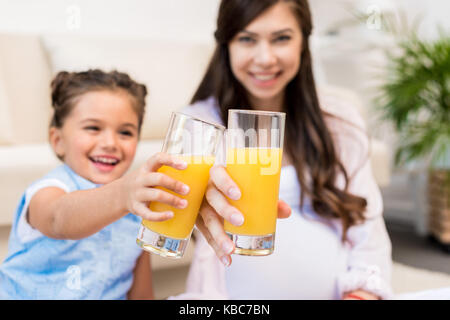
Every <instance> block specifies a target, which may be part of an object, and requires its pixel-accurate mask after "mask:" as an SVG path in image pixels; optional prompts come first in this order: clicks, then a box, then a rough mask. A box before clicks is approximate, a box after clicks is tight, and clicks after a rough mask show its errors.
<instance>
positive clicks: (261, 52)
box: [254, 41, 277, 68]
mask: <svg viewBox="0 0 450 320" xmlns="http://www.w3.org/2000/svg"><path fill="white" fill-rule="evenodd" d="M254 61H255V63H256V64H258V65H260V66H261V67H265V68H267V67H271V66H273V65H274V64H275V63H276V62H277V56H276V54H275V52H274V49H273V48H272V46H271V45H270V43H268V42H266V41H261V42H260V43H259V45H258V46H257V48H256V52H255V57H254Z"/></svg>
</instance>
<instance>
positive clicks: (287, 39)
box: [275, 35, 291, 42]
mask: <svg viewBox="0 0 450 320" xmlns="http://www.w3.org/2000/svg"><path fill="white" fill-rule="evenodd" d="M289 40H291V36H288V35H283V36H279V37H277V38H275V42H285V41H289Z"/></svg>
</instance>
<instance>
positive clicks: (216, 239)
mask: <svg viewBox="0 0 450 320" xmlns="http://www.w3.org/2000/svg"><path fill="white" fill-rule="evenodd" d="M227 197H228V198H230V199H232V200H238V199H239V198H240V197H241V192H240V190H239V188H238V186H237V185H236V183H235V182H234V181H233V180H232V179H231V178H230V176H229V175H228V173H227V172H226V170H225V168H224V167H222V166H214V167H212V168H211V170H210V181H209V183H208V187H207V189H206V193H205V199H204V200H203V203H202V206H201V208H200V214H199V216H198V218H197V222H196V224H197V227H198V229H199V230H200V231H201V232H202V233H203V235H204V236H205V238H206V240H207V241H208V243H209V244H210V246H211V247H212V248H213V249H214V251H215V252H216V255H217V257H219V259H220V260H221V261H222V263H223V264H224V265H225V266H228V265H230V264H231V254H232V253H233V251H234V249H235V247H234V243H233V242H232V241H231V240H230V238H229V237H228V236H227V235H226V233H225V230H224V229H223V219H225V220H227V221H229V222H230V223H231V224H233V225H236V226H240V225H242V224H243V223H244V215H243V214H242V212H240V211H239V210H238V209H237V208H235V207H233V206H232V205H230V204H229V203H228V200H227ZM290 215H291V208H290V207H289V206H288V205H287V204H286V203H285V202H283V201H281V200H280V201H278V218H288V217H289V216H290Z"/></svg>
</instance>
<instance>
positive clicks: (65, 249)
mask: <svg viewBox="0 0 450 320" xmlns="http://www.w3.org/2000/svg"><path fill="white" fill-rule="evenodd" d="M51 87H52V106H53V109H54V113H53V118H52V120H51V124H50V131H49V137H50V144H51V147H52V148H53V150H54V152H55V154H56V155H57V157H58V158H59V159H61V160H62V161H63V162H64V164H63V165H61V166H59V167H57V168H56V169H54V170H53V171H51V172H49V173H48V174H47V175H46V176H44V177H43V178H41V179H39V180H38V181H36V182H34V183H33V184H31V185H30V186H29V187H28V188H27V189H26V190H25V192H24V194H23V196H22V198H21V200H20V202H19V206H18V208H17V211H16V213H15V218H14V222H13V225H12V229H11V233H10V238H9V248H8V255H7V257H6V259H5V260H4V262H3V264H2V265H1V266H0V298H3V299H126V298H129V299H135V298H139V299H151V298H153V292H152V281H151V270H150V259H149V254H148V253H146V252H144V251H142V250H141V249H140V248H139V247H138V246H137V245H136V234H137V231H138V227H139V223H140V220H141V219H140V217H142V218H145V219H148V220H154V221H162V220H166V219H169V218H170V217H172V216H173V213H172V212H162V213H157V212H152V211H150V210H149V209H148V202H149V201H160V202H164V203H167V204H170V205H172V206H174V207H178V208H184V207H186V205H187V203H186V200H183V199H181V198H180V197H177V196H175V195H171V194H169V193H167V192H164V191H159V190H157V189H155V188H154V187H155V186H163V187H165V188H167V189H170V190H172V191H174V192H176V193H178V194H183V195H184V194H187V193H188V192H189V188H188V186H186V185H184V184H183V183H181V182H178V181H175V180H173V179H171V178H169V177H168V176H166V175H163V174H161V173H157V172H156V171H157V169H158V168H159V167H160V166H162V165H168V166H172V167H174V168H176V169H179V170H182V169H184V168H186V163H184V162H183V161H181V160H178V159H176V158H174V157H171V156H169V155H167V154H163V153H159V154H157V155H155V156H153V157H151V158H150V159H149V160H148V161H147V163H146V164H145V165H143V166H142V167H141V168H140V169H139V170H136V171H134V172H130V173H128V174H126V175H125V173H126V171H127V169H128V168H129V167H130V165H131V163H132V161H133V157H134V155H135V151H136V146H137V143H138V139H139V133H140V129H141V126H142V119H143V115H144V107H145V100H144V99H145V96H146V94H147V91H146V87H145V86H144V85H142V84H139V83H136V82H135V81H133V80H132V79H131V78H130V77H129V76H128V75H126V74H124V73H120V72H117V71H112V72H109V73H105V72H102V71H100V70H89V71H87V72H80V73H68V72H60V73H58V75H57V76H56V77H55V79H54V80H53V81H52V84H51ZM30 156H31V157H32V155H30ZM130 212H131V213H130Z"/></svg>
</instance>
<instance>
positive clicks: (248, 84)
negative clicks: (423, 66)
mask: <svg viewBox="0 0 450 320" xmlns="http://www.w3.org/2000/svg"><path fill="white" fill-rule="evenodd" d="M311 31H312V23H311V13H310V10H309V6H308V3H307V1H306V0H284V1H283V0H281V1H278V0H253V1H252V0H223V1H222V2H221V5H220V9H219V15H218V20H217V31H216V32H215V38H216V40H217V47H216V50H215V53H214V55H213V57H212V60H211V62H210V64H209V67H208V70H207V72H206V74H205V77H204V78H203V80H202V82H201V84H200V86H199V88H198V90H197V92H196V93H195V95H194V97H193V99H192V105H191V106H189V107H187V108H185V110H184V112H187V113H191V114H194V115H196V116H198V117H203V118H205V119H208V120H211V121H216V122H219V123H223V124H226V123H227V114H228V110H229V109H233V108H236V109H250V108H251V109H255V110H267V111H282V112H285V113H286V135H285V146H284V154H283V168H282V172H281V180H280V198H282V199H285V200H286V202H287V204H288V205H289V206H290V207H291V208H292V211H293V212H292V214H291V216H290V218H289V219H284V220H280V221H278V224H277V232H276V233H277V238H276V241H275V242H276V248H275V251H274V253H273V254H272V255H270V256H267V257H263V258H255V257H246V256H239V255H235V256H233V264H231V256H230V254H231V253H232V252H233V250H234V245H233V243H232V242H231V240H230V239H229V238H228V237H227V236H226V234H225V232H224V230H223V219H226V220H228V221H230V222H231V223H233V224H235V225H240V224H242V222H243V219H244V215H242V213H240V212H239V211H238V210H237V209H236V208H234V207H232V206H231V205H230V204H229V203H228V201H227V197H228V198H230V199H237V198H239V197H240V190H239V188H238V186H237V185H236V184H235V183H234V182H233V181H232V180H231V178H230V177H229V176H228V174H227V173H226V170H225V169H224V168H223V167H221V166H216V167H214V168H213V169H212V170H211V181H210V184H209V187H208V190H207V193H206V200H207V201H205V202H204V204H203V206H202V208H201V214H200V216H201V218H199V220H198V222H197V226H198V227H199V229H200V230H201V231H202V233H203V234H204V235H206V240H207V242H208V243H209V244H210V245H211V247H212V248H213V249H214V251H215V254H216V255H214V251H213V250H211V249H210V248H208V246H207V242H206V241H205V240H204V239H203V238H202V237H200V239H199V240H198V241H197V247H196V254H195V258H194V261H193V264H192V267H191V270H190V274H189V278H188V285H187V294H186V295H182V296H181V298H183V297H184V298H186V297H190V298H195V297H200V298H212V297H214V298H220V297H223V298H238V299H302V298H305V299H380V298H389V297H390V295H391V290H390V285H389V283H390V268H391V257H390V253H391V245H390V241H389V237H388V235H387V232H386V228H385V225H384V221H383V218H382V200H381V196H380V192H379V190H378V188H377V186H376V184H375V182H374V179H373V177H372V173H371V168H370V162H369V161H368V151H369V148H368V139H367V136H366V135H365V133H364V123H363V121H362V120H361V118H360V116H359V115H358V113H357V112H356V111H355V110H353V108H352V107H351V106H350V105H349V103H348V102H346V101H339V99H336V98H335V97H333V96H320V97H319V96H318V94H317V93H316V88H315V84H314V77H313V72H312V62H311V54H310V50H309V36H310V35H311ZM319 100H320V103H319ZM279 216H280V217H286V216H289V207H288V206H287V205H286V203H283V202H280V203H279ZM218 258H219V259H218ZM219 261H222V263H223V265H225V266H227V268H225V267H224V266H223V265H222V264H221V263H220V262H219Z"/></svg>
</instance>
